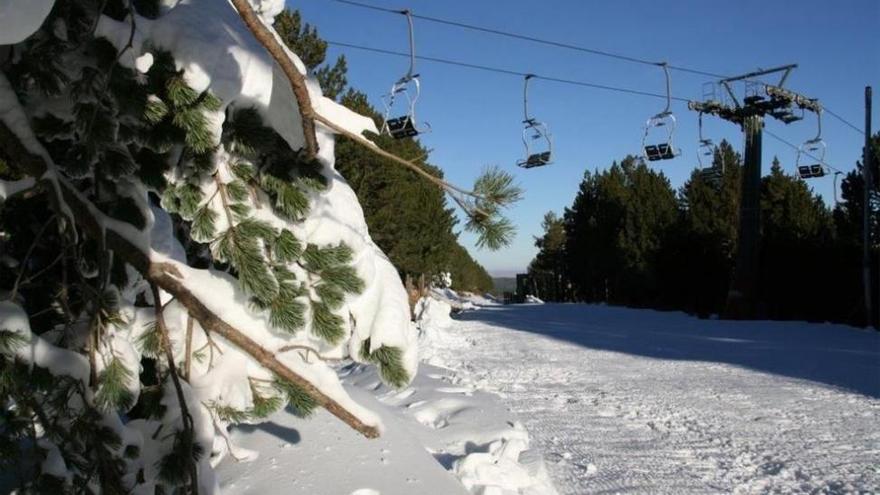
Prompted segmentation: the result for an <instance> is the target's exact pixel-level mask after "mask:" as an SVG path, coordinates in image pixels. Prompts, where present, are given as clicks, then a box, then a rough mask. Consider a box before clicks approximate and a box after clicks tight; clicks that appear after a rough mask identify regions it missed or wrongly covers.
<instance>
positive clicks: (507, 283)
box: [490, 277, 516, 296]
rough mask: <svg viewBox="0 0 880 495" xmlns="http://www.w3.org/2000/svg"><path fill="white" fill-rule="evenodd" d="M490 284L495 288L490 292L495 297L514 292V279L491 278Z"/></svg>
mask: <svg viewBox="0 0 880 495" xmlns="http://www.w3.org/2000/svg"><path fill="white" fill-rule="evenodd" d="M492 283H493V284H494V285H495V287H494V288H493V289H492V290H491V291H490V292H491V293H492V294H495V295H499V296H500V295H502V294H504V293H505V292H516V277H492Z"/></svg>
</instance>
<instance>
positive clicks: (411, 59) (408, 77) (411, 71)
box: [398, 9, 418, 84]
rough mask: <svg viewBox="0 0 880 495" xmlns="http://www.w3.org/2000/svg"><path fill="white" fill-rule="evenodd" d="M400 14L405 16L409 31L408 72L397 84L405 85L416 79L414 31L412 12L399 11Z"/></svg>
mask: <svg viewBox="0 0 880 495" xmlns="http://www.w3.org/2000/svg"><path fill="white" fill-rule="evenodd" d="M400 13H401V14H403V15H405V16H406V23H407V27H408V29H409V70H408V71H407V72H406V75H405V76H403V77H401V78H400V81H398V84H401V83H404V84H405V83H407V82H409V81H410V80H411V79H412V78H413V77H418V74H416V73H415V71H416V36H415V29H414V28H413V17H412V11H411V10H409V9H406V10H401V11H400Z"/></svg>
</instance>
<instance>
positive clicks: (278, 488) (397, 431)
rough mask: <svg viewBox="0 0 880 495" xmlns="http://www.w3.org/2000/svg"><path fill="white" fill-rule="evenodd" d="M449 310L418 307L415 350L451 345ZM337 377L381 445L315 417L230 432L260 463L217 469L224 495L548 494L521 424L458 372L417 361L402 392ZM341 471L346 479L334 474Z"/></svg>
mask: <svg viewBox="0 0 880 495" xmlns="http://www.w3.org/2000/svg"><path fill="white" fill-rule="evenodd" d="M446 294H447V295H448V296H451V297H454V298H459V297H461V296H458V295H457V294H456V293H455V292H454V291H448V292H446ZM450 309H451V307H450V305H449V304H448V303H446V302H445V301H441V300H439V299H436V298H433V297H428V298H423V299H422V300H420V301H419V302H418V304H417V306H416V315H417V320H418V321H417V325H418V329H419V343H420V348H421V349H423V350H424V349H426V348H429V347H432V346H437V347H440V348H442V347H443V345H442V342H445V341H449V340H450V339H453V340H454V339H455V337H450V335H449V333H455V332H458V329H459V328H458V324H457V322H455V321H454V320H452V319H451V318H450V315H449V313H450ZM424 357H425V356H423V358H424ZM340 376H342V378H343V381H344V384H345V388H346V390H347V391H348V393H349V395H351V396H352V397H353V398H354V399H355V400H357V401H358V402H359V403H361V404H364V405H366V406H367V407H369V408H370V409H371V410H373V411H376V412H377V413H378V414H379V416H380V417H381V418H382V421H383V423H384V424H385V425H386V428H387V429H386V433H385V434H384V435H383V437H381V438H379V439H378V440H367V439H364V438H363V437H360V436H359V435H357V434H356V433H354V432H352V431H350V430H349V429H347V428H346V427H344V426H343V425H339V424H338V423H337V422H335V421H333V420H332V418H331V417H330V416H329V415H328V414H327V413H325V412H323V411H320V412H318V413H317V414H316V415H315V417H314V418H311V419H307V420H301V419H297V418H296V417H294V416H293V415H291V414H290V413H289V412H286V411H282V412H279V413H277V414H275V415H274V416H272V417H270V418H269V420H268V421H267V422H265V423H262V424H259V425H254V426H240V427H236V428H234V429H233V433H232V435H231V438H232V441H233V443H234V444H236V445H239V446H240V447H242V448H245V449H247V450H249V451H250V450H253V451H258V452H261V461H260V462H240V463H237V462H235V461H234V460H231V459H229V460H227V461H225V462H224V463H223V464H221V465H220V466H219V467H218V470H217V473H218V477H219V479H220V484H221V487H222V488H223V489H224V492H226V493H233V494H245V493H260V494H274V493H285V494H286V493H303V494H306V493H308V494H313V493H333V494H336V493H339V494H352V495H354V494H361V493H370V494H371V495H379V494H381V495H395V494H400V495H409V494H413V493H419V494H425V495H432V494H436V495H452V494H458V493H461V494H466V493H473V494H498V495H555V494H556V490H555V489H554V487H553V484H552V483H551V481H550V479H549V476H548V474H547V470H546V468H545V464H544V461H543V457H544V456H542V454H541V453H540V452H538V451H536V450H535V449H534V448H533V447H532V445H531V440H530V437H529V433H528V431H527V430H526V428H525V427H524V426H523V423H522V422H521V421H520V419H519V418H517V417H516V415H514V414H511V413H510V411H508V409H507V407H505V404H504V403H503V402H502V401H501V400H500V398H499V396H497V395H495V394H491V393H487V392H485V391H483V390H480V389H478V388H474V387H473V386H470V385H467V384H466V383H464V382H466V381H467V380H463V379H462V377H461V376H460V374H459V373H458V372H453V371H452V370H449V369H446V368H443V367H439V366H433V365H431V364H427V363H426V362H423V364H422V365H420V367H419V374H418V375H417V376H416V377H415V379H414V380H413V382H412V383H411V384H410V385H409V386H408V387H406V388H404V389H400V390H396V389H393V388H389V387H387V386H386V385H384V384H383V383H382V382H381V380H380V379H379V376H378V374H377V372H376V370H375V369H374V368H369V367H366V366H363V365H358V364H350V365H347V366H345V367H343V368H341V369H340ZM301 440H302V441H303V443H304V445H303V446H302V447H299V446H298V445H297V444H298V443H299V441H301ZM316 445H317V446H320V447H317V448H314V447H313V446H316ZM266 459H268V461H267V460H266ZM339 463H342V464H344V465H345V466H346V469H345V470H344V472H341V473H340V472H338V470H337V469H336V468H335V466H338V465H339ZM285 467H288V468H287V469H285ZM331 473H332V474H331Z"/></svg>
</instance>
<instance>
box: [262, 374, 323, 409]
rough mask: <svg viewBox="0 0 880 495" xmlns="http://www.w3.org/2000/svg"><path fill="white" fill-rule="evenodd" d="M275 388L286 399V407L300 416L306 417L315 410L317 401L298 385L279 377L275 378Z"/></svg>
mask: <svg viewBox="0 0 880 495" xmlns="http://www.w3.org/2000/svg"><path fill="white" fill-rule="evenodd" d="M273 385H274V387H275V389H276V390H277V391H278V392H279V393H280V394H282V396H284V397H285V398H286V400H287V407H288V408H289V409H290V410H291V412H293V413H294V414H296V415H297V416H299V417H301V418H307V417H309V416H311V415H312V413H314V412H315V409H316V408H317V407H318V403H317V402H315V399H314V398H312V396H311V395H309V394H307V393H306V391H305V390H303V389H302V388H300V387H299V386H298V385H296V384H294V383H291V382H288V381H286V380H284V379H282V378H280V377H276V378H275V382H274V384H273Z"/></svg>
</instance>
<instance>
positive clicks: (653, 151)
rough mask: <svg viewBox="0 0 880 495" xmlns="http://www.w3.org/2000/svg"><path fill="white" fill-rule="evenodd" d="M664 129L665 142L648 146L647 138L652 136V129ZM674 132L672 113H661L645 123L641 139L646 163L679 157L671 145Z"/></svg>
mask: <svg viewBox="0 0 880 495" xmlns="http://www.w3.org/2000/svg"><path fill="white" fill-rule="evenodd" d="M659 127H666V139H665V142H660V143H657V144H648V137H650V136H651V134H652V132H651V131H652V129H657V128H659ZM674 132H675V116H674V115H672V112H668V111H667V112H661V113H658V114H657V115H655V116H653V117H651V118H650V119H648V121H647V122H646V123H645V135H644V136H643V137H642V147H643V148H644V150H645V158H647V159H648V161H651V162H656V161H658V160H671V159H673V158H675V157H676V156H678V155H679V153H678V152H677V151H676V150H675V147H674V146H673V144H672V138H673V134H674Z"/></svg>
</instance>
